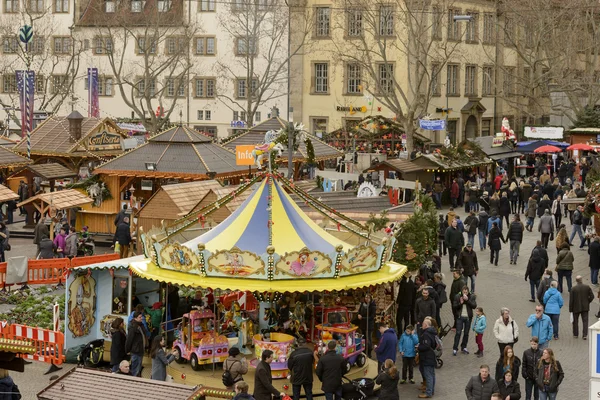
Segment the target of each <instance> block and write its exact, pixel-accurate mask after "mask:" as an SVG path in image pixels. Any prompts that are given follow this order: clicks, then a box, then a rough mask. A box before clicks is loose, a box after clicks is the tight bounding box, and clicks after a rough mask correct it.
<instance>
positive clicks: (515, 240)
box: [506, 214, 525, 265]
mask: <svg viewBox="0 0 600 400" xmlns="http://www.w3.org/2000/svg"><path fill="white" fill-rule="evenodd" d="M524 229H525V227H524V226H523V223H522V222H521V218H520V217H519V214H515V215H514V216H513V220H512V222H511V223H510V226H509V227H508V233H507V234H506V237H507V239H508V240H510V263H511V264H515V265H516V264H517V257H519V249H520V248H521V243H523V230H524Z"/></svg>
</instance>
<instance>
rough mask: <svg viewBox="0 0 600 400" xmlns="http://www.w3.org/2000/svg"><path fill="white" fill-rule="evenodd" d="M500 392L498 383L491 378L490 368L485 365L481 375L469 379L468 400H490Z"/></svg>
mask: <svg viewBox="0 0 600 400" xmlns="http://www.w3.org/2000/svg"><path fill="white" fill-rule="evenodd" d="M515 379H516V378H515ZM498 390H499V389H498V383H496V380H495V379H494V378H492V377H491V376H490V367H488V366H487V365H485V364H484V365H482V366H481V367H479V375H475V376H473V377H471V379H469V383H467V387H466V388H465V393H466V394H467V400H488V399H490V398H492V394H494V393H496V392H497V391H498Z"/></svg>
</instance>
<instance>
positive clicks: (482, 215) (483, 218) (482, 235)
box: [477, 210, 490, 251]
mask: <svg viewBox="0 0 600 400" xmlns="http://www.w3.org/2000/svg"><path fill="white" fill-rule="evenodd" d="M489 219H490V216H489V215H488V213H487V212H486V211H485V210H481V211H479V215H478V216H477V221H478V224H477V233H478V235H479V250H482V251H483V250H485V248H486V247H487V243H486V238H487V234H488V220H489Z"/></svg>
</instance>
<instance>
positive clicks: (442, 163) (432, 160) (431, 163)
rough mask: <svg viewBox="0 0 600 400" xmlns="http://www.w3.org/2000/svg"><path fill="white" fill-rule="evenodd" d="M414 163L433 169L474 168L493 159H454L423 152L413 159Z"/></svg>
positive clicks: (489, 162)
mask: <svg viewBox="0 0 600 400" xmlns="http://www.w3.org/2000/svg"><path fill="white" fill-rule="evenodd" d="M412 162H413V163H415V164H417V165H420V166H423V167H426V168H432V169H438V168H442V169H443V170H458V169H464V168H472V167H477V166H480V165H487V164H491V163H492V160H490V159H489V158H487V157H484V158H480V157H473V158H471V159H468V160H453V159H451V158H449V157H443V156H441V155H434V154H422V155H420V156H419V157H417V158H415V159H414V160H412Z"/></svg>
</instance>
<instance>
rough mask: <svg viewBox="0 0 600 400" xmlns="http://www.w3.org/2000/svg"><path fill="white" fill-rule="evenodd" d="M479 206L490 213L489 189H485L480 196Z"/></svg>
mask: <svg viewBox="0 0 600 400" xmlns="http://www.w3.org/2000/svg"><path fill="white" fill-rule="evenodd" d="M479 206H480V207H481V208H482V209H483V211H485V212H486V213H487V214H489V213H490V197H489V195H488V191H487V190H484V191H483V194H482V195H481V197H480V198H479Z"/></svg>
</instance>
